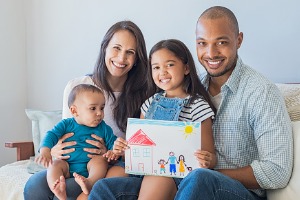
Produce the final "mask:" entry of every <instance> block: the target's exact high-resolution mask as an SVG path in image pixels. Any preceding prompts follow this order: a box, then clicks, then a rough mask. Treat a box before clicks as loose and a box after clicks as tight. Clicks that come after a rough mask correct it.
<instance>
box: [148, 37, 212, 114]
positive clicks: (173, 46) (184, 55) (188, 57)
mask: <svg viewBox="0 0 300 200" xmlns="http://www.w3.org/2000/svg"><path fill="white" fill-rule="evenodd" d="M160 49H167V50H169V51H171V52H173V53H174V54H175V56H176V57H177V58H179V59H180V60H181V61H182V62H183V63H184V64H186V65H188V67H189V69H190V73H189V74H187V75H185V77H184V83H183V87H184V90H185V91H186V93H188V94H189V95H190V96H191V98H190V102H193V101H194V100H195V99H196V98H198V97H199V96H202V98H203V99H204V100H205V101H207V103H208V104H209V105H210V107H211V108H212V110H213V111H214V112H216V109H215V107H214V105H213V104H212V101H211V100H210V98H209V95H208V92H207V91H206V90H205V87H204V86H203V84H202V83H201V81H200V79H199V76H198V74H197V70H196V66H195V62H194V59H193V56H192V54H191V52H190V51H189V49H188V48H187V46H186V45H185V44H184V43H183V42H181V41H180V40H176V39H168V40H161V41H160V42H158V43H156V44H155V45H154V46H153V47H152V49H151V50H150V53H149V61H148V65H149V66H148V79H149V81H150V80H151V81H152V82H154V81H153V78H152V75H151V74H152V71H151V58H152V55H153V53H154V52H156V51H158V50H160ZM159 91H161V89H160V88H158V87H156V92H159Z"/></svg>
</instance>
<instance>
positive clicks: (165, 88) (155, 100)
mask: <svg viewBox="0 0 300 200" xmlns="http://www.w3.org/2000/svg"><path fill="white" fill-rule="evenodd" d="M149 66H150V67H149V70H150V71H151V73H149V74H152V75H151V77H150V78H151V79H152V80H153V81H154V83H155V85H156V86H157V87H156V93H155V94H154V95H153V96H151V97H150V98H149V99H147V100H146V101H145V103H144V104H143V105H142V107H141V118H146V119H157V120H171V121H177V120H179V121H198V122H201V149H198V150H197V151H196V152H195V153H194V155H195V157H196V159H197V160H198V161H199V167H200V168H213V167H214V166H215V165H216V156H215V150H214V140H213V134H212V119H213V117H214V110H215V109H214V107H213V105H212V103H211V101H210V99H209V97H208V94H207V92H206V90H205V88H204V86H203V85H202V84H201V82H200V80H199V77H198V75H197V70H196V67H195V63H194V60H193V57H192V55H191V53H190V51H189V50H188V48H187V47H186V45H185V44H184V43H182V42H181V41H179V40H175V39H170V40H163V41H160V42H158V43H157V44H156V45H154V47H153V48H152V49H151V51H150V56H149ZM126 148H127V143H126V141H124V140H122V139H121V138H118V139H117V141H115V144H114V150H115V151H114V152H123V151H124V149H126ZM181 180H182V179H180V178H174V179H172V178H169V177H162V176H145V177H144V178H143V181H142V185H141V189H140V193H139V198H140V199H153V194H156V195H155V199H174V197H175V194H176V192H177V187H176V186H177V185H178V184H179V183H180V181H181ZM157 191H160V192H159V193H157Z"/></svg>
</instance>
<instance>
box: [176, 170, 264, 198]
mask: <svg viewBox="0 0 300 200" xmlns="http://www.w3.org/2000/svg"><path fill="white" fill-rule="evenodd" d="M196 199H204V200H206V199H207V200H209V199H222V200H263V199H266V198H260V197H258V196H257V195H256V194H255V193H254V192H251V191H249V190H247V189H246V188H245V187H244V186H243V185H242V184H241V183H240V182H239V181H237V180H234V179H232V178H229V177H228V176H225V175H223V174H221V173H219V172H217V171H214V170H210V169H204V168H199V169H195V170H193V171H192V172H190V173H189V174H188V175H187V177H185V178H184V179H183V180H182V181H181V183H180V185H179V186H178V192H177V194H176V196H175V200H196Z"/></svg>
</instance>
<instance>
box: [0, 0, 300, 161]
mask: <svg viewBox="0 0 300 200" xmlns="http://www.w3.org/2000/svg"><path fill="white" fill-rule="evenodd" d="M213 5H223V6H227V7H228V8H230V9H231V10H232V11H233V12H234V13H236V16H237V18H238V21H239V23H240V30H241V31H242V32H243V33H244V42H243V44H242V47H241V48H240V51H239V54H240V55H241V57H242V59H243V61H244V62H245V63H246V64H249V65H250V66H252V67H253V68H255V69H256V70H258V71H260V72H261V73H263V74H264V75H265V76H267V77H268V78H269V79H271V80H272V81H273V82H300V70H299V68H300V60H299V59H298V54H299V53H300V51H299V47H300V39H299V36H300V25H299V19H300V3H299V1H298V0H288V1H283V0H277V1H274V0H263V1H262V0H251V1H241V0H218V1H217V0H186V1H182V0H151V1H142V0H123V1H104V0H102V1H101V0H85V1H82V0H63V1H62V0H43V1H41V0H0V11H1V12H0V13H1V14H0V16H1V19H0V20H1V21H0V22H1V23H0V34H1V38H0V41H1V45H0V53H1V60H0V63H1V66H0V67H1V71H2V72H1V76H2V77H3V78H1V96H2V95H3V96H2V98H0V103H1V110H2V112H3V113H5V114H2V116H0V119H1V120H0V121H1V123H2V124H1V134H0V135H2V136H0V137H1V141H7V140H15V139H16V138H20V139H24V138H28V135H29V134H28V132H29V131H28V127H29V125H30V124H29V121H28V120H27V118H26V116H25V113H24V109H25V108H34V109H42V110H57V109H60V108H61V107H62V94H63V89H64V86H65V84H66V83H67V81H68V80H69V79H71V78H74V77H77V76H81V75H84V74H86V73H89V72H91V71H92V69H93V66H94V64H95V62H96V58H97V55H98V52H99V45H100V42H101V40H102V37H103V35H104V34H105V32H106V30H107V29H108V28H109V27H110V26H111V25H112V24H113V23H115V22H117V21H119V20H124V19H129V20H132V21H134V22H135V23H136V24H137V25H139V27H140V28H141V30H142V31H143V33H144V36H145V39H146V43H147V49H148V50H149V49H150V48H151V47H152V46H153V45H154V44H155V43H156V42H158V41H159V40H161V39H167V38H177V39H180V40H182V41H183V42H185V43H186V44H187V45H188V47H189V48H190V50H191V52H192V53H193V55H194V57H195V58H196V54H195V34H194V33H195V24H196V21H197V18H198V17H199V15H200V13H201V12H202V11H204V10H205V9H206V8H208V7H210V6H213ZM7 8H9V9H7ZM198 67H199V70H200V72H203V71H204V70H203V69H202V67H201V66H200V65H198ZM11 80H14V81H11ZM8 85H10V88H14V89H9V90H8V89H7V87H8ZM3 97H5V98H3ZM16 116H17V117H16ZM10 123H11V124H14V123H17V124H18V126H13V127H11V126H8V125H11V124H10ZM20 130H24V131H20ZM8 152H9V153H10V154H8ZM0 153H1V155H8V157H10V158H5V160H4V159H3V158H1V161H0V166H1V165H2V164H3V163H7V162H9V160H12V159H15V158H11V156H10V155H12V150H6V149H4V148H3V147H2V145H0Z"/></svg>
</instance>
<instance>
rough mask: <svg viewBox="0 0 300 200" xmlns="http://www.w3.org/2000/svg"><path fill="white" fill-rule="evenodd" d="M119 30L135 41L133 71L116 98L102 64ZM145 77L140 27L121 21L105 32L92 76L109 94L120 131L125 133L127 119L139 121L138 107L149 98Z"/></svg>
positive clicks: (144, 54) (142, 38)
mask: <svg viewBox="0 0 300 200" xmlns="http://www.w3.org/2000/svg"><path fill="white" fill-rule="evenodd" d="M119 30H127V31H129V32H130V33H132V34H133V36H134V37H135V39H136V45H137V49H136V60H135V64H134V66H133V67H132V69H131V70H130V71H129V72H128V76H127V80H126V81H125V84H124V86H123V89H122V92H121V95H120V97H119V98H116V96H115V95H114V93H113V90H112V88H111V87H110V85H109V83H108V81H107V79H106V77H107V74H108V73H109V72H108V69H107V66H106V64H105V53H106V48H107V46H108V43H109V42H110V40H111V38H112V37H113V35H114V34H115V33H116V32H117V31H119ZM146 76H147V51H146V44H145V40H144V36H143V34H142V32H141V30H140V29H139V27H138V26H137V25H136V24H135V23H133V22H131V21H127V20H126V21H120V22H117V23H115V24H114V25H113V26H111V27H110V28H109V30H108V31H107V32H106V34H105V36H104V38H103V40H102V43H101V47H100V53H99V57H98V60H97V63H96V66H95V68H94V72H93V75H92V78H93V81H94V82H95V84H96V85H98V86H99V87H100V88H102V89H103V90H104V91H105V92H107V93H108V96H109V98H113V101H114V106H115V107H114V109H113V115H114V120H115V121H116V124H117V126H118V127H119V129H120V130H121V131H123V132H125V131H126V126H127V118H129V117H132V118H139V117H140V107H141V105H142V103H143V102H144V101H145V100H146V98H147V97H148V96H149V95H147V93H148V92H149V91H150V88H151V87H150V84H148V80H147V79H146V78H145V77H146Z"/></svg>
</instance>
